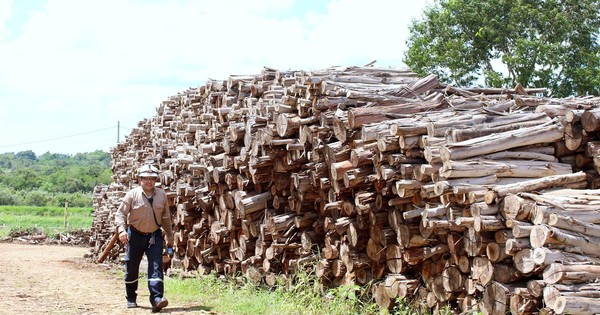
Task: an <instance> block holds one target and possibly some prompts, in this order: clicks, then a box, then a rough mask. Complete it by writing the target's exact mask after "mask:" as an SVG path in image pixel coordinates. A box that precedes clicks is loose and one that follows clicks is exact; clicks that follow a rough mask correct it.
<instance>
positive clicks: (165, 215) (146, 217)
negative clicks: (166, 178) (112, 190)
mask: <svg viewBox="0 0 600 315" xmlns="http://www.w3.org/2000/svg"><path fill="white" fill-rule="evenodd" d="M149 197H150V196H149ZM152 198H153V202H152V205H151V204H150V202H149V201H148V198H146V196H145V195H144V190H143V189H142V187H141V186H138V187H136V188H133V189H131V190H130V191H129V192H127V194H126V195H125V197H123V200H122V201H121V205H119V209H118V210H117V213H116V214H115V223H116V224H117V226H118V229H119V233H121V232H125V231H127V224H129V225H131V226H133V227H134V228H135V229H136V230H138V231H140V232H144V233H149V232H154V231H156V230H157V229H158V228H159V226H158V225H156V223H157V222H158V224H159V225H160V227H162V229H163V230H164V231H165V234H166V236H167V243H168V244H173V227H172V223H171V213H170V211H169V207H168V205H167V195H166V194H165V191H164V190H162V189H160V188H154V195H153V196H152ZM154 218H156V221H155V220H154Z"/></svg>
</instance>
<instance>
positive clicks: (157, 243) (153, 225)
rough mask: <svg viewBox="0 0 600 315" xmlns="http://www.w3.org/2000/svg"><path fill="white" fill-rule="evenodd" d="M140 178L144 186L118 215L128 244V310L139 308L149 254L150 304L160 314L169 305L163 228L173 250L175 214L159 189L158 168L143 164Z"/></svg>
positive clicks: (127, 198)
mask: <svg viewBox="0 0 600 315" xmlns="http://www.w3.org/2000/svg"><path fill="white" fill-rule="evenodd" d="M137 175H138V176H137V177H138V183H139V184H140V186H138V187H135V188H133V189H131V190H130V191H129V192H127V194H126V195H125V197H123V200H122V202H121V205H120V206H119V209H118V211H117V213H116V215H115V222H116V225H117V228H118V232H119V240H120V241H121V242H123V243H126V244H127V246H126V253H125V292H126V299H127V307H128V308H133V307H137V301H136V299H137V293H136V291H137V288H138V276H139V269H140V262H141V260H142V257H143V255H144V254H146V258H147V260H148V290H149V291H150V304H151V305H152V312H160V310H161V309H163V308H164V307H166V306H167V305H168V304H169V301H167V299H166V298H165V297H164V284H163V265H162V253H163V235H162V231H161V227H162V229H163V230H164V231H165V233H166V236H167V246H168V247H169V248H170V247H172V246H173V229H172V226H171V213H170V211H169V207H168V205H167V196H166V194H165V191H164V190H162V189H161V188H158V187H155V184H156V181H157V180H158V169H157V168H156V167H154V166H152V165H143V166H142V167H141V168H140V169H139V170H138V174H137Z"/></svg>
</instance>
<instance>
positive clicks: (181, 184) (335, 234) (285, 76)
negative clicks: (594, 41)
mask: <svg viewBox="0 0 600 315" xmlns="http://www.w3.org/2000/svg"><path fill="white" fill-rule="evenodd" d="M544 92H545V90H543V89H525V88H523V87H521V86H516V87H515V88H514V89H493V88H472V89H458V88H454V87H452V86H447V85H444V84H442V83H440V82H438V80H437V78H436V77H435V76H433V75H431V76H427V77H424V78H418V77H417V76H416V75H415V74H414V73H412V72H410V71H406V70H394V69H381V68H373V67H339V68H329V69H324V70H320V71H278V70H275V69H268V68H265V69H263V71H262V72H261V73H260V74H256V75H232V76H230V77H229V78H228V79H227V80H209V81H208V82H207V83H206V84H205V85H202V86H200V87H198V88H191V89H188V90H186V91H183V92H181V93H179V94H177V95H174V96H172V97H170V98H168V99H167V100H165V101H163V102H162V103H161V104H160V105H159V106H158V107H157V115H156V116H155V117H153V118H150V119H145V120H143V121H141V122H140V123H139V124H138V128H136V129H134V130H133V131H132V132H131V134H130V135H129V136H128V137H127V139H126V141H125V142H123V143H121V144H119V145H118V146H117V147H115V148H114V149H113V150H112V152H111V154H112V160H113V174H114V175H113V178H114V181H115V184H114V185H111V186H108V187H107V186H103V187H98V188H97V191H96V192H95V194H94V196H95V199H94V201H95V207H96V220H95V221H94V227H93V229H94V231H96V240H97V244H96V246H95V248H96V252H97V253H98V254H99V253H100V252H102V251H103V249H104V247H105V246H106V243H107V242H108V240H109V239H110V238H111V234H112V233H113V231H114V226H113V217H114V211H115V210H116V208H117V207H118V203H119V198H120V197H122V194H124V192H125V191H126V190H128V189H130V188H132V187H134V186H135V185H136V182H135V170H136V168H137V167H139V166H140V165H141V164H144V163H153V164H155V165H156V166H158V167H159V168H160V170H161V186H162V187H163V188H165V189H166V191H167V194H168V197H169V202H170V206H171V210H172V215H173V222H174V231H175V245H176V250H177V253H176V256H175V257H174V259H173V261H172V262H171V264H172V265H173V266H180V267H181V268H183V269H185V270H197V271H200V272H203V273H206V272H216V273H219V274H226V275H234V274H237V273H241V274H244V275H246V276H247V277H249V278H251V279H253V280H254V281H264V283H266V284H268V285H274V284H276V283H278V282H277V281H278V278H280V277H285V276H287V275H290V274H292V273H293V272H295V270H297V268H312V269H311V270H313V271H314V273H315V275H316V276H317V277H318V278H319V279H320V280H321V281H322V283H324V284H326V285H332V286H337V285H341V284H359V285H364V284H367V283H374V285H373V286H372V288H373V290H372V293H373V296H374V297H375V300H376V302H377V303H378V304H379V305H380V306H381V307H383V308H389V307H392V306H393V305H394V303H395V301H396V300H397V298H407V299H416V298H419V299H420V300H421V301H425V303H426V305H427V306H428V307H430V308H432V309H434V310H435V309H439V308H440V307H444V306H445V305H448V304H449V305H450V306H451V307H453V308H456V309H461V310H462V311H470V310H473V311H475V310H481V311H482V312H483V313H484V314H504V313H505V312H507V311H510V312H512V313H515V314H525V313H533V312H538V311H540V310H545V311H550V310H552V311H554V312H556V313H573V312H590V313H594V312H600V310H598V307H600V304H599V303H597V302H596V301H594V299H593V298H594V297H595V296H596V295H599V293H598V292H600V291H598V290H597V288H598V287H597V284H596V282H595V279H596V278H597V277H598V275H599V274H600V265H599V264H598V262H600V257H599V255H600V248H598V245H596V244H598V243H597V242H596V240H597V238H599V237H600V236H599V235H597V234H595V233H596V232H594V231H596V230H598V228H597V227H596V224H597V223H599V222H596V221H600V220H598V219H595V218H596V217H600V216H596V214H597V213H596V212H597V211H598V210H596V208H595V207H597V203H598V202H599V200H600V199H598V198H597V197H596V196H597V195H596V193H597V191H596V190H594V189H596V187H597V185H598V184H597V183H598V170H600V151H598V147H599V144H600V142H598V141H600V139H598V136H597V132H598V130H600V118H596V117H597V115H599V114H600V110H598V109H597V107H598V105H599V104H600V98H594V97H585V98H566V99H557V98H550V97H544V96H541V95H543V93H544ZM117 256H118V251H117V252H114V253H113V255H111V258H113V259H115V258H116V257H117Z"/></svg>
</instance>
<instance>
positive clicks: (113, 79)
mask: <svg viewBox="0 0 600 315" xmlns="http://www.w3.org/2000/svg"><path fill="white" fill-rule="evenodd" d="M427 4H430V1H418V0H416V1H415V0H413V1H408V0H369V1H365V0H333V1H325V0H323V1H319V0H314V1H311V0H298V1H293V0H256V1H250V0H229V1H228V0H223V1H203V0H196V1H194V0H189V1H186V0H173V1H167V0H164V1H163V0H149V1H147V0H104V1H81V0H26V1H21V0H12V1H11V0H0V132H1V134H2V136H0V153H5V152H20V151H25V150H33V151H34V152H35V153H36V154H38V155H40V154H43V153H45V152H51V153H63V154H75V153H78V152H91V151H95V150H104V151H109V150H110V149H111V148H112V147H114V146H115V145H116V143H117V136H118V135H119V140H121V141H123V140H124V138H125V135H127V134H129V133H130V131H131V129H132V128H134V127H136V126H137V124H138V122H139V121H140V120H142V119H144V118H151V117H153V116H155V114H156V107H157V106H158V105H159V104H160V102H161V101H162V100H164V99H166V98H168V97H169V96H171V95H175V94H177V92H180V91H183V90H186V89H187V88H190V87H197V86H199V85H203V84H205V83H206V81H207V80H208V79H209V78H210V79H227V78H228V77H229V75H232V74H257V73H260V71H261V69H262V68H263V67H265V66H267V67H273V68H277V69H293V70H317V69H323V68H327V67H330V66H358V65H364V64H366V63H369V62H371V61H372V60H377V63H376V64H375V65H376V66H378V67H391V68H405V65H404V64H403V63H402V57H403V54H404V52H405V50H406V46H405V42H406V39H407V37H408V25H409V23H410V21H411V19H412V18H419V17H420V16H421V12H422V11H423V9H424V8H425V6H426V5H427ZM117 125H120V127H121V128H120V130H118V129H117Z"/></svg>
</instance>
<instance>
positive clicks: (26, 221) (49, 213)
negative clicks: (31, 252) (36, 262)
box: [0, 206, 94, 237]
mask: <svg viewBox="0 0 600 315" xmlns="http://www.w3.org/2000/svg"><path fill="white" fill-rule="evenodd" d="M64 212H65V208H64V207H45V206H44V207H31V206H0V237H5V236H8V235H10V234H11V233H14V232H18V231H32V230H42V231H44V233H45V234H46V235H47V236H48V237H53V236H55V235H57V234H59V233H61V232H64V231H70V230H77V229H84V230H88V229H90V228H91V227H92V221H93V219H94V217H93V216H92V212H93V209H92V208H75V207H73V208H67V216H66V221H67V222H66V223H67V225H66V227H65V213H64Z"/></svg>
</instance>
